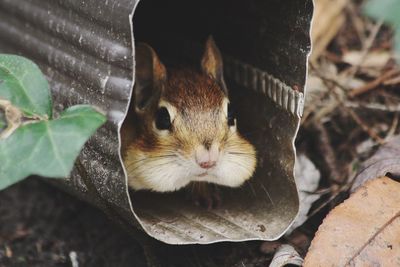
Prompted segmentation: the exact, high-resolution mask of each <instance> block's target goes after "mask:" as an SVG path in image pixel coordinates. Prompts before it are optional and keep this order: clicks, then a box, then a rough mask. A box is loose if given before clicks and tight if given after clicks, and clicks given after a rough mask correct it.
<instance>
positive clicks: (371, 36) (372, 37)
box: [345, 20, 383, 84]
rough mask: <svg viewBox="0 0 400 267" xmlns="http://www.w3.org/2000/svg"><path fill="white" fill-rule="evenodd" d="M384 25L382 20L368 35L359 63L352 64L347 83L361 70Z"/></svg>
mask: <svg viewBox="0 0 400 267" xmlns="http://www.w3.org/2000/svg"><path fill="white" fill-rule="evenodd" d="M382 25H383V20H380V21H378V22H377V23H376V24H375V25H374V27H373V28H372V30H371V33H370V34H369V35H368V38H367V40H366V41H365V43H364V45H363V48H362V51H361V57H360V61H359V62H358V64H357V65H353V66H352V68H351V70H350V72H349V76H348V78H347V81H346V83H345V84H348V83H349V82H350V81H351V79H352V78H353V77H354V75H356V73H357V72H358V71H359V70H360V68H361V65H362V63H364V61H365V58H366V56H367V54H368V52H369V51H370V49H371V47H372V45H373V44H374V41H375V39H376V36H377V35H378V32H379V30H380V29H381V27H382Z"/></svg>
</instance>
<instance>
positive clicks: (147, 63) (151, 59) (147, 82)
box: [134, 43, 167, 111]
mask: <svg viewBox="0 0 400 267" xmlns="http://www.w3.org/2000/svg"><path fill="white" fill-rule="evenodd" d="M135 60H136V66H135V80H136V81H135V88H134V94H135V95H134V102H135V108H136V110H137V111H140V110H143V109H144V108H145V107H147V106H148V104H149V103H150V102H152V101H153V100H154V99H156V98H158V97H159V96H160V94H161V90H162V86H163V82H164V81H165V80H166V79H167V71H166V69H165V66H164V65H163V64H162V63H161V61H160V60H159V58H158V56H157V54H156V52H154V50H153V48H151V47H150V46H149V45H147V44H145V43H139V44H138V45H137V46H136V49H135Z"/></svg>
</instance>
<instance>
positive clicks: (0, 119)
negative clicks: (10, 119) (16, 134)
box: [0, 110, 7, 133]
mask: <svg viewBox="0 0 400 267" xmlns="http://www.w3.org/2000/svg"><path fill="white" fill-rule="evenodd" d="M6 126H7V123H6V117H5V115H4V112H3V111H2V110H0V133H1V132H2V131H3V129H4V128H6Z"/></svg>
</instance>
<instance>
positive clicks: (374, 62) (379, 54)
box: [342, 51, 392, 69]
mask: <svg viewBox="0 0 400 267" xmlns="http://www.w3.org/2000/svg"><path fill="white" fill-rule="evenodd" d="M391 57H392V54H391V53H390V52H389V51H372V52H369V53H368V54H367V55H365V56H364V52H363V51H348V52H346V53H345V54H344V55H343V58H342V59H343V61H344V62H346V63H348V64H350V65H353V66H358V65H359V64H361V66H360V67H361V68H374V69H382V68H383V67H385V65H386V63H387V62H388V61H389V59H391Z"/></svg>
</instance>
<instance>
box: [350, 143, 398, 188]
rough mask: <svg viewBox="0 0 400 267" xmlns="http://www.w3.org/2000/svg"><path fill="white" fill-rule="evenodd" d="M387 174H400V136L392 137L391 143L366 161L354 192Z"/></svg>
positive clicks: (355, 182) (356, 179)
mask: <svg viewBox="0 0 400 267" xmlns="http://www.w3.org/2000/svg"><path fill="white" fill-rule="evenodd" d="M387 173H392V174H400V136H399V135H398V136H395V137H392V138H391V139H390V140H389V142H387V143H386V144H384V145H383V146H381V147H380V148H379V150H378V151H377V152H376V153H375V154H374V155H373V156H372V157H371V158H370V159H368V160H367V161H365V162H364V163H363V164H362V166H361V169H360V171H359V173H358V174H357V177H356V178H355V180H354V184H353V187H352V189H351V190H352V191H354V190H355V189H357V188H358V187H359V186H361V185H362V184H363V183H365V182H366V181H368V180H371V179H374V178H376V177H381V176H385V175H387Z"/></svg>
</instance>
